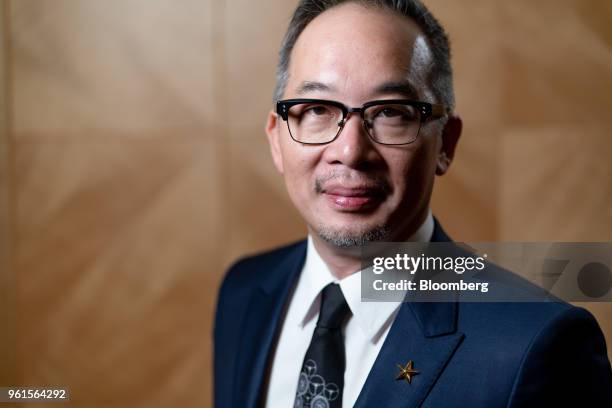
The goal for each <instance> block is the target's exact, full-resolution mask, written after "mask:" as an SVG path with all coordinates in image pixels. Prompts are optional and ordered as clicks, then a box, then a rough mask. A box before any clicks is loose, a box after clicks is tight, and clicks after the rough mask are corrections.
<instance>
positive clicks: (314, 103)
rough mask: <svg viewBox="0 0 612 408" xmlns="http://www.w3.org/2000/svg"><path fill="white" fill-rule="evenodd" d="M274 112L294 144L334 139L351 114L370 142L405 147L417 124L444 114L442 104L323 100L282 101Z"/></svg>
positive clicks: (313, 143) (444, 108)
mask: <svg viewBox="0 0 612 408" xmlns="http://www.w3.org/2000/svg"><path fill="white" fill-rule="evenodd" d="M276 113H277V114H279V115H280V116H281V118H282V119H283V120H284V121H285V122H287V128H288V129H289V134H290V135H291V138H292V139H293V140H295V141H296V142H298V143H302V144H307V145H322V144H327V143H331V142H333V141H334V140H336V139H337V138H338V136H339V135H340V133H341V132H342V129H343V128H344V125H345V124H346V122H347V120H348V118H349V115H350V114H351V113H359V114H360V116H361V118H362V121H363V127H364V129H365V131H366V132H367V134H368V135H369V136H370V138H371V139H372V140H374V141H375V142H377V143H380V144H384V145H406V144H410V143H413V142H414V141H415V140H416V139H417V137H418V136H419V131H420V129H421V125H422V124H423V123H424V122H426V121H428V120H432V119H438V118H441V117H443V116H445V115H446V114H447V109H446V107H445V106H444V105H437V104H431V103H427V102H420V101H413V100H409V99H386V100H379V101H371V102H366V103H364V104H363V106H361V107H360V108H350V107H348V106H346V105H344V104H343V103H341V102H337V101H329V100H325V99H285V100H282V101H278V102H277V103H276Z"/></svg>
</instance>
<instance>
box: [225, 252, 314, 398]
mask: <svg viewBox="0 0 612 408" xmlns="http://www.w3.org/2000/svg"><path fill="white" fill-rule="evenodd" d="M305 254H306V245H305V244H304V245H300V246H298V247H297V248H296V249H295V250H293V251H292V253H290V254H289V255H287V257H286V258H285V260H284V261H283V260H281V261H280V263H279V264H278V266H277V267H276V268H275V271H273V272H270V273H266V275H267V278H266V279H265V280H263V281H262V283H261V286H260V287H257V288H256V289H255V290H254V292H253V294H252V295H251V298H250V299H249V300H248V305H247V308H246V313H245V316H244V320H243V329H242V336H241V341H240V344H241V345H240V349H239V351H238V358H237V360H236V367H235V368H234V371H233V372H234V375H235V384H237V387H236V390H237V392H236V394H235V395H234V405H233V406H236V407H238V406H240V407H255V406H257V404H258V400H259V397H260V394H261V392H260V391H261V387H262V383H263V379H264V378H265V376H266V368H267V362H268V360H269V353H270V349H271V346H272V343H273V341H274V338H275V336H276V333H277V331H278V327H279V324H280V321H281V319H282V315H283V310H284V305H285V303H286V302H287V296H288V295H289V292H290V290H291V288H292V287H293V285H294V283H295V280H296V278H297V277H298V276H299V273H300V270H301V268H302V265H303V262H304V258H305ZM257 272H258V271H253V273H257Z"/></svg>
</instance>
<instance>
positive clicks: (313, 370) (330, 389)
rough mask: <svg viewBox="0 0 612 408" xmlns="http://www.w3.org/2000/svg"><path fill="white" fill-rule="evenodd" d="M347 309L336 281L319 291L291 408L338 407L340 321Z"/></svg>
mask: <svg viewBox="0 0 612 408" xmlns="http://www.w3.org/2000/svg"><path fill="white" fill-rule="evenodd" d="M349 313H350V309H349V307H348V305H347V304H346V300H345V299H344V296H343V295H342V291H341V290H340V286H339V285H338V284H336V283H330V284H329V285H327V286H326V287H325V288H324V289H323V292H322V293H321V311H320V312H319V320H318V321H317V326H316V327H315V330H314V333H313V335H312V340H310V346H308V350H307V351H306V356H305V357H304V363H303V364H302V371H301V372H300V379H299V381H298V389H297V393H296V396H295V403H294V405H293V406H294V408H341V407H342V388H343V387H344V368H345V365H346V362H345V355H344V339H343V338H342V329H341V326H342V323H343V322H344V320H345V319H346V318H347V317H348V315H349Z"/></svg>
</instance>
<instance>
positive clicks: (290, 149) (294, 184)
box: [282, 144, 317, 196]
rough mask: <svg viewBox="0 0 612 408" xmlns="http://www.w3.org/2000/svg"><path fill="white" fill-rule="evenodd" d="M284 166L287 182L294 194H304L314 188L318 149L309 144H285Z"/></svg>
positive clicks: (290, 191) (291, 192)
mask: <svg viewBox="0 0 612 408" xmlns="http://www.w3.org/2000/svg"><path fill="white" fill-rule="evenodd" d="M282 150H283V166H284V170H285V171H284V177H285V183H286V185H287V189H288V190H289V193H290V194H291V195H293V196H298V195H303V194H305V192H308V191H310V190H313V186H314V170H315V168H316V165H317V154H316V151H314V149H313V150H309V146H301V145H298V144H296V145H295V146H291V145H285V146H283V149H282Z"/></svg>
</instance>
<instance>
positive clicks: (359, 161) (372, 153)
mask: <svg viewBox="0 0 612 408" xmlns="http://www.w3.org/2000/svg"><path fill="white" fill-rule="evenodd" d="M340 126H341V129H340V134H339V135H338V137H337V138H336V140H334V141H333V142H332V143H330V144H329V145H327V148H326V149H325V153H324V158H325V160H326V161H327V162H328V163H330V164H343V165H345V166H347V167H351V168H355V169H359V168H360V167H362V166H363V165H364V164H365V163H369V162H372V161H375V160H376V159H377V158H379V155H378V152H377V150H376V148H375V146H374V142H373V141H372V140H371V139H370V137H369V136H368V134H367V133H366V130H365V129H364V123H363V120H362V118H361V116H360V115H359V114H358V113H356V112H350V113H349V115H348V116H347V117H346V119H345V120H344V121H343V122H342V123H341V124H340Z"/></svg>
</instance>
